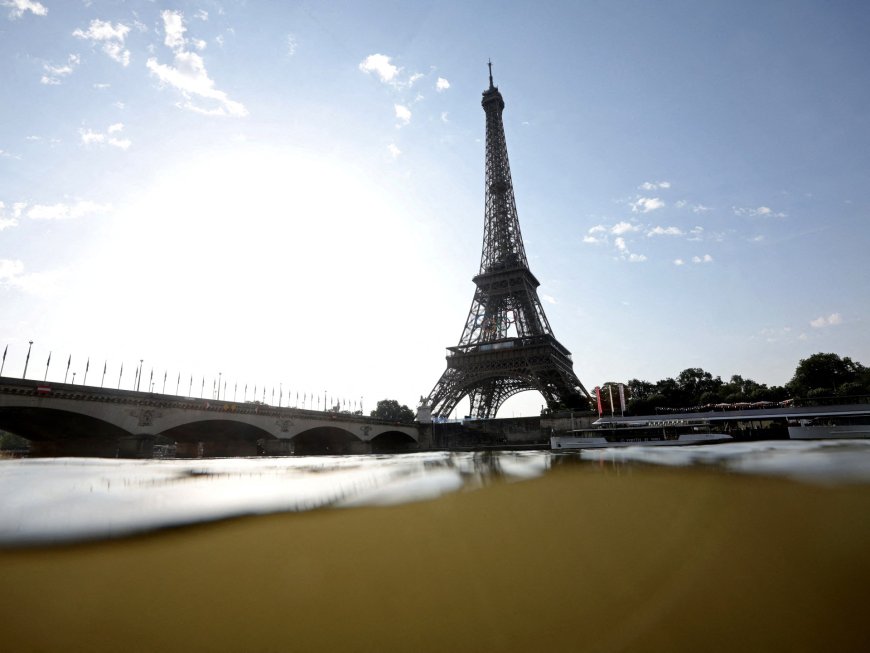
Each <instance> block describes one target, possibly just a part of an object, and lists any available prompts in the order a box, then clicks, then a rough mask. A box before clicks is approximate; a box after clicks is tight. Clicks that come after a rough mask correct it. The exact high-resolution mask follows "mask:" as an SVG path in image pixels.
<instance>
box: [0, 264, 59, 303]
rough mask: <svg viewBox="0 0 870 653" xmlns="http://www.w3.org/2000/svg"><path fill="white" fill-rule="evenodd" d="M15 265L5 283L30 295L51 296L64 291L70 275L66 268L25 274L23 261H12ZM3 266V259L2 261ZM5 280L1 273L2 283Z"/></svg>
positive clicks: (0, 265)
mask: <svg viewBox="0 0 870 653" xmlns="http://www.w3.org/2000/svg"><path fill="white" fill-rule="evenodd" d="M11 263H13V264H18V265H13V266H12V269H11V272H12V274H11V276H9V277H8V279H7V280H6V281H5V285H6V286H9V287H10V288H15V289H17V290H20V291H22V292H25V293H27V294H29V295H38V296H41V297H50V296H52V295H57V294H59V293H60V292H62V288H63V285H62V284H63V281H64V280H65V279H67V278H68V277H69V271H68V270H64V269H56V270H47V271H44V272H30V273H28V274H24V265H23V264H22V263H21V261H11ZM0 268H2V261H0ZM2 282H3V277H2V274H0V283H2Z"/></svg>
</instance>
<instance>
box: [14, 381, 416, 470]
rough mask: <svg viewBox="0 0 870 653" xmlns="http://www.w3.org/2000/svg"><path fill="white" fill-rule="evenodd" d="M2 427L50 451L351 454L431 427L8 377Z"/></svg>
mask: <svg viewBox="0 0 870 653" xmlns="http://www.w3.org/2000/svg"><path fill="white" fill-rule="evenodd" d="M0 430H4V431H8V432H10V433H14V434H15V435H18V436H20V437H23V438H26V439H27V440H29V441H30V442H31V450H32V451H34V452H36V453H38V454H43V455H102V456H105V455H113V456H114V455H119V456H146V457H147V456H151V455H153V453H154V452H155V446H157V450H159V449H160V447H161V445H163V446H174V447H175V449H176V452H177V453H176V455H178V456H239V455H256V454H279V455H280V454H344V453H372V452H373V453H379V452H396V451H409V450H416V449H418V448H420V447H421V446H423V447H425V446H427V445H428V435H427V432H428V431H427V428H426V427H425V426H419V425H417V424H402V423H396V422H386V421H382V420H376V419H372V418H368V417H363V416H361V415H351V414H347V413H335V412H321V411H314V410H303V409H297V408H277V407H275V406H268V405H265V404H260V403H253V402H251V403H247V402H246V403H239V402H232V401H222V400H214V399H195V398H192V397H177V396H174V395H163V394H157V393H148V392H132V391H128V390H112V389H106V388H95V387H89V386H79V385H70V384H60V383H40V382H37V381H32V380H19V379H10V378H0Z"/></svg>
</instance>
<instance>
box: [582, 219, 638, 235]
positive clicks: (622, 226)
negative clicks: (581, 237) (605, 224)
mask: <svg viewBox="0 0 870 653" xmlns="http://www.w3.org/2000/svg"><path fill="white" fill-rule="evenodd" d="M593 229H594V227H593ZM640 229H641V227H640V225H636V224H632V223H630V222H617V223H616V224H615V225H613V226H612V227H611V228H610V233H612V234H613V235H614V236H621V235H622V234H627V233H630V232H632V231H640Z"/></svg>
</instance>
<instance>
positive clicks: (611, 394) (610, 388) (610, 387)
mask: <svg viewBox="0 0 870 653" xmlns="http://www.w3.org/2000/svg"><path fill="white" fill-rule="evenodd" d="M607 394H608V396H609V397H610V414H611V415H613V412H614V411H613V386H612V385H609V386H607Z"/></svg>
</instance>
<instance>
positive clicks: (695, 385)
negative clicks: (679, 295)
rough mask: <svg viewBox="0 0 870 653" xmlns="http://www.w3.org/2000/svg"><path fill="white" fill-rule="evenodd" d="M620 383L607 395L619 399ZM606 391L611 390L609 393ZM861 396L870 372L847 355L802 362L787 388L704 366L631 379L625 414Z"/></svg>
mask: <svg viewBox="0 0 870 653" xmlns="http://www.w3.org/2000/svg"><path fill="white" fill-rule="evenodd" d="M617 385H618V384H617V383H613V382H609V383H605V384H604V385H603V386H602V391H603V392H602V396H607V397H609V396H610V394H611V393H612V394H613V396H614V398H615V397H616V396H618V395H617V388H616V386H617ZM608 386H612V388H609V389H608ZM605 390H609V391H608V392H607V393H606V395H605V393H604V391H605ZM861 395H870V368H868V367H865V366H864V365H862V364H861V363H858V362H856V361H853V360H852V359H851V358H849V357H848V356H845V357H843V358H841V357H840V356H838V355H837V354H822V353H819V354H813V355H812V356H810V357H809V358H804V359H802V360H801V361H800V363H798V366H797V368H796V369H795V372H794V376H792V379H791V381H789V382H788V383H786V384H785V385H784V386H777V385H774V386H768V385H766V384H764V383H757V382H756V381H753V380H752V379H745V378H743V377H742V376H740V375H739V374H735V375H733V376H732V377H731V379H730V380H728V381H723V380H722V379H721V377H718V376H715V377H714V376H713V375H712V374H710V372H706V371H704V370H703V369H701V368H700V367H690V368H688V369H685V370H683V371H682V372H680V374H679V375H678V376H677V378H675V379H674V378H667V379H662V380H661V381H658V382H657V383H651V382H649V381H642V380H640V379H631V380H630V381H628V382H627V383H626V384H625V399H626V412H628V413H631V414H634V415H644V414H650V413H654V412H655V410H656V408H687V407H691V406H707V405H710V404H720V403H727V404H736V403H744V402H750V403H754V402H758V401H783V400H785V399H803V398H808V399H813V398H819V397H853V396H861ZM617 401H618V400H617Z"/></svg>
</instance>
